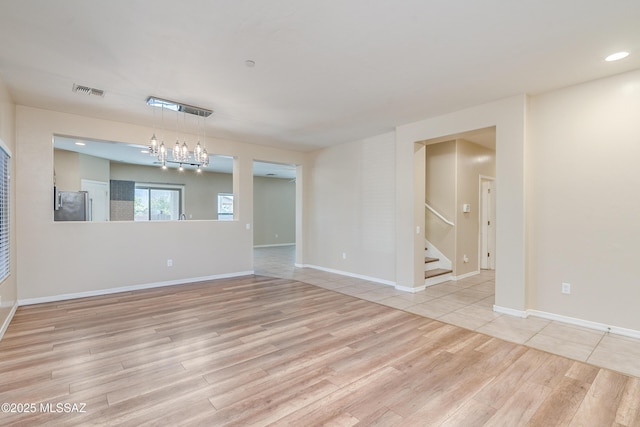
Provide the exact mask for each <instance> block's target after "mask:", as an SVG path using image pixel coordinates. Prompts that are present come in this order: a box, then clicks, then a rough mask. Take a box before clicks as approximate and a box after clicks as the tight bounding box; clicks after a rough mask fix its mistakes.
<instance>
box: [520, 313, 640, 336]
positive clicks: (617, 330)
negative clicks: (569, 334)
mask: <svg viewBox="0 0 640 427" xmlns="http://www.w3.org/2000/svg"><path fill="white" fill-rule="evenodd" d="M527 312H528V313H529V314H530V315H532V316H536V317H542V318H543V319H549V320H556V321H558V322H563V323H568V324H571V325H576V326H582V327H584V328H589V329H595V330H597V331H603V332H611V333H612V334H618V335H624V336H626V337H631V338H638V339H640V331H636V330H635V329H628V328H621V327H619V326H613V325H607V324H606V323H600V322H592V321H591V320H584V319H577V318H575V317H569V316H563V315H561V314H555V313H548V312H546V311H539V310H527Z"/></svg>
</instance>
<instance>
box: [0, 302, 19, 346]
mask: <svg viewBox="0 0 640 427" xmlns="http://www.w3.org/2000/svg"><path fill="white" fill-rule="evenodd" d="M17 309H18V302H17V301H16V303H15V304H13V307H12V308H11V311H10V312H9V315H8V316H7V318H6V319H4V323H3V324H2V328H0V340H2V337H3V336H4V333H5V332H7V328H8V327H9V323H11V320H12V319H13V315H14V314H16V310H17Z"/></svg>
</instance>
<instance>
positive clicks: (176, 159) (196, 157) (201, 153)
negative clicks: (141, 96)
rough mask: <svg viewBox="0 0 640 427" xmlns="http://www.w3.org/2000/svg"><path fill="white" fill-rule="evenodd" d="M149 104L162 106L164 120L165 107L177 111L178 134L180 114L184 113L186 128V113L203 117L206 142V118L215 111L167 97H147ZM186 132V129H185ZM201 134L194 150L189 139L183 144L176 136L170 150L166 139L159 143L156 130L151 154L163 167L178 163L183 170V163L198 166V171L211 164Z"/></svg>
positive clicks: (150, 144)
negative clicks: (190, 147) (167, 98)
mask: <svg viewBox="0 0 640 427" xmlns="http://www.w3.org/2000/svg"><path fill="white" fill-rule="evenodd" d="M147 104H148V105H151V106H153V107H160V108H162V119H161V121H163V120H164V109H165V108H167V109H169V110H171V111H175V112H176V134H177V133H178V114H179V113H181V112H182V113H183V119H184V121H185V125H184V127H185V128H186V114H193V115H196V116H198V118H200V117H202V135H203V140H204V141H205V143H206V130H205V126H204V119H205V118H207V117H209V116H210V115H211V114H212V113H213V111H211V110H207V109H204V108H199V107H194V106H192V105H186V104H182V103H179V102H174V101H168V100H166V99H161V98H156V97H153V96H150V97H149V98H147ZM154 127H155V110H154ZM185 134H186V131H185ZM199 138H200V136H199V135H198V142H197V144H196V146H195V148H194V149H193V152H191V151H190V150H189V146H188V145H187V141H186V140H184V141H183V142H182V144H180V140H179V138H178V137H176V143H175V145H174V147H173V149H172V150H168V149H167V147H166V146H165V144H164V141H161V142H160V144H158V138H157V137H156V132H155V130H154V132H153V135H152V136H151V141H150V142H149V155H150V156H151V157H157V158H158V162H160V164H161V165H162V168H163V169H166V168H167V163H170V164H177V165H179V166H180V170H182V167H183V165H188V166H196V167H197V171H198V172H200V171H201V168H205V167H207V166H208V165H209V153H208V152H207V148H206V146H204V145H203V144H201V143H200V140H199Z"/></svg>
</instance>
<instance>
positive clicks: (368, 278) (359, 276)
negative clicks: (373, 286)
mask: <svg viewBox="0 0 640 427" xmlns="http://www.w3.org/2000/svg"><path fill="white" fill-rule="evenodd" d="M295 266H296V267H300V268H313V269H314V270H320V271H326V272H327V273H335V274H340V275H341V276H348V277H355V278H356V279H362V280H368V281H369V282H376V283H382V284H383V285H388V286H396V283H395V282H392V281H391V280H384V279H378V278H377V277H370V276H364V275H362V274H356V273H349V272H348V271H341V270H334V269H333V268H326V267H320V266H318V265H311V264H296V265H295Z"/></svg>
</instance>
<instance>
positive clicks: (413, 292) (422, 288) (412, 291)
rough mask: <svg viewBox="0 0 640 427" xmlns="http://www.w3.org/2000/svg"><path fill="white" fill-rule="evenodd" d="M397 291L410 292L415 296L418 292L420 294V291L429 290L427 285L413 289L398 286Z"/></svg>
mask: <svg viewBox="0 0 640 427" xmlns="http://www.w3.org/2000/svg"><path fill="white" fill-rule="evenodd" d="M395 288H396V290H398V291H402V292H410V293H412V294H415V293H416V292H420V291H424V290H425V289H427V286H426V285H422V286H417V287H415V288H411V287H409V286H400V285H396V286H395Z"/></svg>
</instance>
